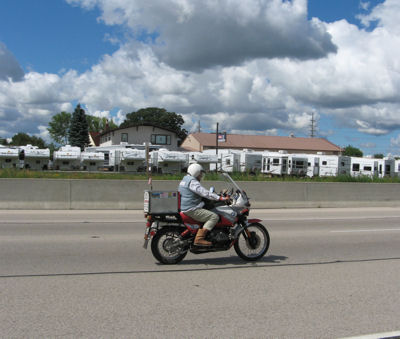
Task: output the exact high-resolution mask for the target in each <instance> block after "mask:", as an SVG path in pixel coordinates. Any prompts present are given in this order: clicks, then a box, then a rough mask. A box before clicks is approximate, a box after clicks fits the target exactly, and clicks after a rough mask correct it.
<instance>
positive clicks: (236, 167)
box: [220, 151, 240, 173]
mask: <svg viewBox="0 0 400 339" xmlns="http://www.w3.org/2000/svg"><path fill="white" fill-rule="evenodd" d="M220 159H221V168H220V170H221V171H222V172H227V173H232V172H240V153H239V151H229V152H227V153H222V154H221V155H220Z"/></svg>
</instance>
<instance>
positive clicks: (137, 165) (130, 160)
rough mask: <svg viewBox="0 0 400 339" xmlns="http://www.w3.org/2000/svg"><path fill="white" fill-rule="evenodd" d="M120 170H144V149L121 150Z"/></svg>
mask: <svg viewBox="0 0 400 339" xmlns="http://www.w3.org/2000/svg"><path fill="white" fill-rule="evenodd" d="M120 170H121V171H125V172H145V171H146V151H145V150H139V149H131V148H127V149H125V150H123V151H122V152H121V165H120Z"/></svg>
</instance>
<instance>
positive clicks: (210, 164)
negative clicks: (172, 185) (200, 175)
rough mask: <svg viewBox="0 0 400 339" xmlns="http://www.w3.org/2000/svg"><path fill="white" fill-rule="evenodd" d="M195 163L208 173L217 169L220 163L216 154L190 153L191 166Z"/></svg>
mask: <svg viewBox="0 0 400 339" xmlns="http://www.w3.org/2000/svg"><path fill="white" fill-rule="evenodd" d="M193 163H197V164H200V165H201V166H203V169H204V170H205V171H206V172H207V171H210V170H211V169H215V166H216V164H217V163H218V156H217V155H216V154H215V153H214V154H212V153H202V152H189V165H190V164H193Z"/></svg>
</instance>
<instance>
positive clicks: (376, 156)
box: [374, 153, 385, 159]
mask: <svg viewBox="0 0 400 339" xmlns="http://www.w3.org/2000/svg"><path fill="white" fill-rule="evenodd" d="M384 157H385V155H384V154H382V153H378V154H374V158H375V159H383V158H384Z"/></svg>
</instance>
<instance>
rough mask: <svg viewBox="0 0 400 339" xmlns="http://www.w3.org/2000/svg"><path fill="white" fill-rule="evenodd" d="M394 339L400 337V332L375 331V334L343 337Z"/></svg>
mask: <svg viewBox="0 0 400 339" xmlns="http://www.w3.org/2000/svg"><path fill="white" fill-rule="evenodd" d="M385 338H386V339H393V338H400V332H386V333H375V334H367V335H361V336H357V337H346V338H341V339H385Z"/></svg>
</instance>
